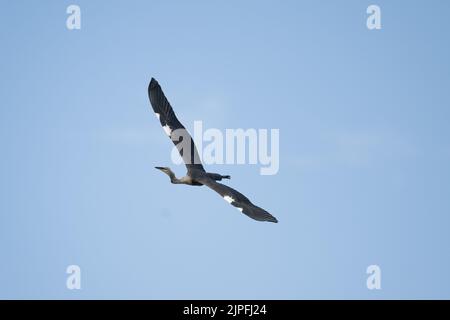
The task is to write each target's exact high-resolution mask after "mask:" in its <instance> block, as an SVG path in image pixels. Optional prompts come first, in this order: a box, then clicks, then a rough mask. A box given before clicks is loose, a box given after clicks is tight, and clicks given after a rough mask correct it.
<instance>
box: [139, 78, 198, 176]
mask: <svg viewBox="0 0 450 320" xmlns="http://www.w3.org/2000/svg"><path fill="white" fill-rule="evenodd" d="M148 97H149V99H150V104H151V105H152V108H153V111H154V112H155V115H156V117H157V118H158V119H159V122H160V124H161V126H162V127H163V129H164V131H165V132H166V134H167V135H168V136H169V138H170V140H171V141H172V142H173V143H174V144H175V146H176V147H177V149H178V152H179V153H180V156H181V157H182V158H183V161H184V164H185V165H186V168H187V169H188V171H191V170H192V169H196V170H200V171H203V172H204V171H205V169H203V165H202V162H201V161H200V157H199V155H198V151H197V148H196V147H195V144H194V140H193V139H192V137H191V135H190V134H189V132H188V131H187V130H186V128H185V127H184V126H183V125H182V124H181V122H180V121H178V119H177V117H176V115H175V112H174V111H173V109H172V106H171V105H170V103H169V101H168V100H167V98H166V96H165V95H164V92H163V91H162V89H161V86H160V85H159V83H158V81H156V80H155V79H153V78H152V80H151V81H150V84H149V85H148ZM180 136H181V137H180ZM183 139H187V140H189V141H183ZM186 151H187V152H186Z"/></svg>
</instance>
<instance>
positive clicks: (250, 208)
mask: <svg viewBox="0 0 450 320" xmlns="http://www.w3.org/2000/svg"><path fill="white" fill-rule="evenodd" d="M195 180H196V181H198V182H200V183H202V184H204V185H205V186H207V187H210V188H211V189H213V190H214V191H216V192H217V193H218V194H220V195H221V196H222V197H223V198H224V199H225V201H227V202H228V203H230V204H231V205H232V206H234V207H236V208H237V209H238V210H239V211H241V212H242V213H244V214H246V215H247V216H249V217H250V218H252V219H255V220H258V221H269V222H275V223H277V222H278V220H277V218H275V217H274V216H272V215H271V214H270V213H268V212H267V211H266V210H264V209H262V208H260V207H257V206H255V205H254V204H253V203H252V202H251V201H250V200H249V199H248V198H247V197H246V196H244V195H243V194H242V193H240V192H239V191H237V190H234V189H233V188H230V187H229V186H226V185H224V184H222V183H218V182H216V181H214V180H213V179H211V178H208V177H206V176H202V177H195Z"/></svg>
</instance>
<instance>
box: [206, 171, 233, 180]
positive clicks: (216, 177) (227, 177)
mask: <svg viewBox="0 0 450 320" xmlns="http://www.w3.org/2000/svg"><path fill="white" fill-rule="evenodd" d="M206 175H207V176H208V177H210V178H211V179H213V180H216V181H221V180H222V179H231V177H230V176H223V175H221V174H218V173H211V172H207V173H206Z"/></svg>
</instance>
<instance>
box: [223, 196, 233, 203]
mask: <svg viewBox="0 0 450 320" xmlns="http://www.w3.org/2000/svg"><path fill="white" fill-rule="evenodd" d="M223 198H224V199H225V201H226V202H228V203H233V202H234V199H233V198H232V197H230V196H225V197H223Z"/></svg>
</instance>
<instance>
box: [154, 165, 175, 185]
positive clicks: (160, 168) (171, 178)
mask: <svg viewBox="0 0 450 320" xmlns="http://www.w3.org/2000/svg"><path fill="white" fill-rule="evenodd" d="M155 168H156V169H158V170H161V171H162V172H164V173H165V174H167V175H168V176H169V177H170V181H172V183H173V182H174V181H175V180H176V177H175V173H173V172H172V170H170V168H168V167H155Z"/></svg>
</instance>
